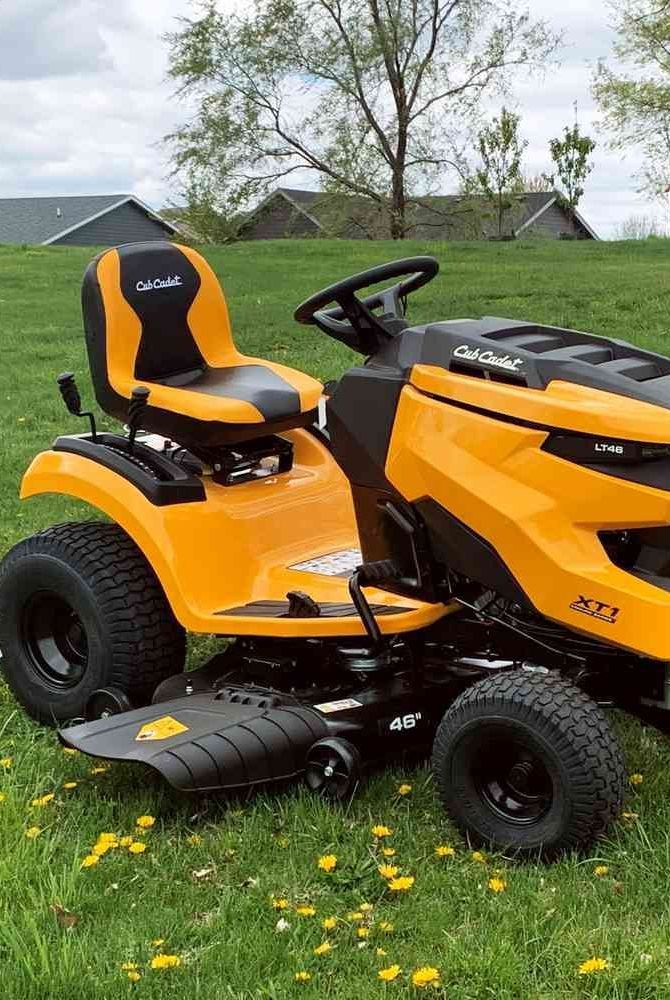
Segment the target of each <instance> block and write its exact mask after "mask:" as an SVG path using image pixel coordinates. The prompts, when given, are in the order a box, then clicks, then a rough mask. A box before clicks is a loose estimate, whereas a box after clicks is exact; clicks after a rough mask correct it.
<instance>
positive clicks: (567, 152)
mask: <svg viewBox="0 0 670 1000" xmlns="http://www.w3.org/2000/svg"><path fill="white" fill-rule="evenodd" d="M595 148H596V144H595V142H594V141H593V139H591V138H590V137H589V136H588V135H582V134H581V132H580V131H579V125H578V124H577V122H575V124H574V125H573V126H572V128H570V126H568V125H566V126H565V129H564V130H563V138H562V139H551V140H550V142H549V152H550V153H551V158H552V160H553V161H554V165H555V167H556V172H557V173H558V177H559V180H560V182H561V185H562V187H563V192H562V200H563V204H564V206H565V208H566V210H567V212H568V215H569V216H570V218H572V219H574V216H575V212H576V211H577V205H578V204H579V202H580V200H581V197H582V195H583V194H584V181H585V180H586V178H587V177H588V175H589V174H590V173H591V171H592V170H593V164H592V163H589V157H590V156H591V154H592V153H593V151H594V149H595Z"/></svg>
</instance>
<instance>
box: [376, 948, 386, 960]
mask: <svg viewBox="0 0 670 1000" xmlns="http://www.w3.org/2000/svg"><path fill="white" fill-rule="evenodd" d="M375 955H376V956H377V958H384V956H385V955H386V950H385V949H384V948H375Z"/></svg>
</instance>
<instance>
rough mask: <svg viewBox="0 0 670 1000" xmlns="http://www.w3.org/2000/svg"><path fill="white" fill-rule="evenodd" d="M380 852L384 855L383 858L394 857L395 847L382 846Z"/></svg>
mask: <svg viewBox="0 0 670 1000" xmlns="http://www.w3.org/2000/svg"><path fill="white" fill-rule="evenodd" d="M382 854H383V855H384V857H385V858H394V857H395V847H383V848H382Z"/></svg>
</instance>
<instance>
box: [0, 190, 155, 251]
mask: <svg viewBox="0 0 670 1000" xmlns="http://www.w3.org/2000/svg"><path fill="white" fill-rule="evenodd" d="M128 200H132V201H134V202H136V204H138V205H139V206H141V207H142V208H145V209H146V208H147V206H145V205H143V204H142V202H141V201H139V199H136V198H134V196H133V195H129V194H97V195H81V196H72V197H70V196H67V197H63V198H0V243H30V244H33V245H34V244H39V243H46V242H47V241H48V240H52V239H53V238H54V237H55V236H58V235H59V234H60V233H62V232H64V231H65V230H67V229H72V228H74V227H77V226H80V225H81V224H82V223H83V222H86V221H87V220H88V219H90V218H91V217H93V216H96V215H99V214H100V213H102V212H104V211H106V210H108V209H110V208H112V207H113V206H114V205H119V204H122V203H123V202H126V201H128ZM166 226H170V227H171V224H170V223H167V222H166ZM171 228H174V227H171Z"/></svg>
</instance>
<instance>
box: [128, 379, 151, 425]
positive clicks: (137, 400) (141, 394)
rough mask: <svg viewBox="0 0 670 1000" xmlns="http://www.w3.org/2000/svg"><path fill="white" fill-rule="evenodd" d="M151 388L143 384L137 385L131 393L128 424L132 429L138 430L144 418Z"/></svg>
mask: <svg viewBox="0 0 670 1000" xmlns="http://www.w3.org/2000/svg"><path fill="white" fill-rule="evenodd" d="M149 395H150V390H149V389H147V388H146V387H145V386H143V385H136V386H135V388H134V389H133V391H132V393H131V394H130V405H129V406H128V426H129V427H130V429H131V430H137V428H138V426H139V422H140V420H141V419H142V414H143V413H144V409H145V407H146V405H147V403H148V402H149Z"/></svg>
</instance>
